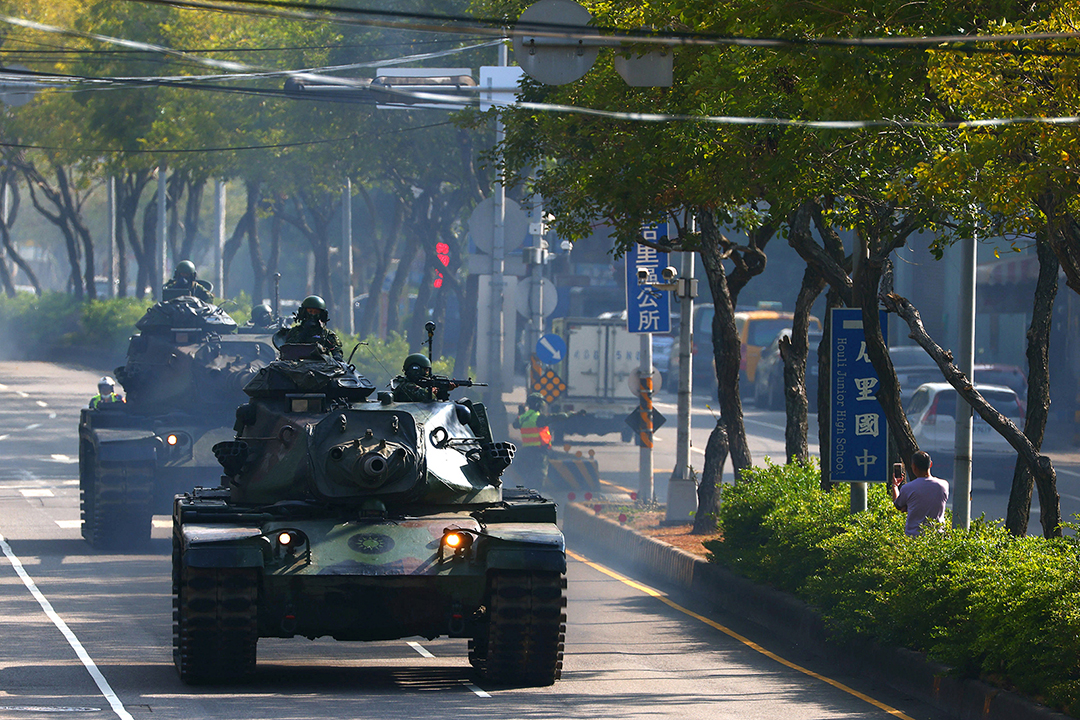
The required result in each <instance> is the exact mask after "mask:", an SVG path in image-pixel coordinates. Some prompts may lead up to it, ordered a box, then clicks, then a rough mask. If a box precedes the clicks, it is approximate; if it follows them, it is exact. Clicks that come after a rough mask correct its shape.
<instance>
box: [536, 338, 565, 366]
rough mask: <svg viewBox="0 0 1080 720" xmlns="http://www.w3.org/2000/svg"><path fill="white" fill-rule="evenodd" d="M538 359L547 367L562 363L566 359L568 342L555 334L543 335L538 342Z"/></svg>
mask: <svg viewBox="0 0 1080 720" xmlns="http://www.w3.org/2000/svg"><path fill="white" fill-rule="evenodd" d="M536 357H537V358H538V359H539V360H540V362H542V363H544V364H545V365H554V364H555V363H559V362H562V359H563V358H564V357H566V341H565V340H563V339H562V338H561V337H559V336H558V335H555V334H553V333H548V334H547V335H542V336H541V337H540V339H539V340H537V341H536Z"/></svg>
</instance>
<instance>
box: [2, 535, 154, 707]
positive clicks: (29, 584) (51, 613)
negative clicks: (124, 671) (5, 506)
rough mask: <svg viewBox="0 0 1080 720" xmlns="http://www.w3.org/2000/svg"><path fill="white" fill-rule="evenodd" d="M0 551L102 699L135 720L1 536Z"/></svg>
mask: <svg viewBox="0 0 1080 720" xmlns="http://www.w3.org/2000/svg"><path fill="white" fill-rule="evenodd" d="M0 550H3V552H4V555H6V556H7V559H8V561H9V562H10V563H11V567H12V568H13V569H14V570H15V572H16V574H18V576H19V577H20V578H21V579H22V581H23V585H25V586H26V589H27V590H29V591H30V594H31V595H33V596H34V599H35V600H37V601H38V605H40V606H41V609H42V610H43V611H44V612H45V615H46V617H48V618H49V619H50V620H52V622H53V625H55V626H56V628H57V630H59V631H60V634H61V635H63V636H64V638H65V639H66V640H67V641H68V645H70V646H71V649H72V650H74V651H75V654H76V655H78V656H79V659H80V660H82V664H83V666H84V667H85V668H86V671H87V672H88V673H90V677H92V678H93V679H94V683H95V684H96V685H97V686H98V690H100V691H101V695H102V697H104V698H105V699H106V700H108V701H109V705H110V706H112V709H113V712H115V713H116V716H117V717H119V718H121V720H135V718H133V717H132V716H131V713H129V712H128V711H127V710H126V709H124V704H123V703H122V702H120V698H118V697H117V696H116V693H115V692H113V689H112V687H110V686H109V681H108V680H106V679H105V676H104V675H102V674H101V671H100V670H98V666H97V665H95V664H94V661H93V659H92V658H91V657H90V654H89V653H87V652H86V648H84V647H83V645H82V643H81V642H79V638H77V637H75V633H73V632H71V628H69V627H68V625H67V623H66V622H64V619H63V618H61V617H60V616H59V615H57V614H56V611H55V610H53V606H52V603H50V602H49V600H48V598H46V597H45V596H44V595H43V594H42V593H41V591H40V590H38V587H37V585H36V584H35V583H34V580H33V578H31V577H30V575H29V574H27V572H26V570H25V569H24V568H23V564H22V562H21V561H20V560H19V558H18V557H17V556H16V555H15V553H14V552H12V550H11V546H10V545H8V544H7V540H5V539H4V536H3V535H0Z"/></svg>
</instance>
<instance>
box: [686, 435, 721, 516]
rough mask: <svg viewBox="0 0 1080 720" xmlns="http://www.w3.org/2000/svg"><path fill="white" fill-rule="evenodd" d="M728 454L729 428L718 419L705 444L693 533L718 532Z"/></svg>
mask: <svg viewBox="0 0 1080 720" xmlns="http://www.w3.org/2000/svg"><path fill="white" fill-rule="evenodd" d="M727 456H728V442H727V430H725V429H724V421H723V420H722V419H720V420H717V421H716V427H714V428H713V431H712V432H711V433H710V434H709V441H708V442H707V443H706V444H705V465H704V467H703V468H702V470H701V482H700V483H698V487H697V512H695V513H694V528H693V530H691V531H690V532H691V534H692V535H708V534H709V533H714V532H716V523H717V519H718V515H719V513H720V485H721V482H722V481H723V478H724V463H725V462H727Z"/></svg>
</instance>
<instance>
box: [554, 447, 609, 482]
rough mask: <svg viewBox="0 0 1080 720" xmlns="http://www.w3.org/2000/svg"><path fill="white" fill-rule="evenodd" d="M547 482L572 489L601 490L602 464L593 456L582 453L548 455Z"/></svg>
mask: <svg viewBox="0 0 1080 720" xmlns="http://www.w3.org/2000/svg"><path fill="white" fill-rule="evenodd" d="M547 483H548V485H549V486H551V487H556V488H563V489H570V490H580V491H584V490H592V491H599V490H600V465H599V464H598V463H597V462H596V460H594V459H593V458H586V457H581V456H580V455H557V454H554V453H552V454H551V455H549V456H548V473H547Z"/></svg>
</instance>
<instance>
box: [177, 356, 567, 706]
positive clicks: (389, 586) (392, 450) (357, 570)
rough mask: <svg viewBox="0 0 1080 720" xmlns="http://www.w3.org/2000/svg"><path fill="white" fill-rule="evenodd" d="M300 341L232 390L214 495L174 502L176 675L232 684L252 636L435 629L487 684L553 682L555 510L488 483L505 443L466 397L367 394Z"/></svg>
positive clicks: (252, 659) (557, 615) (560, 598)
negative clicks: (463, 644) (465, 648)
mask: <svg viewBox="0 0 1080 720" xmlns="http://www.w3.org/2000/svg"><path fill="white" fill-rule="evenodd" d="M313 347H314V346H308V345H304V346H293V345H285V346H283V347H282V348H281V349H282V359H280V360H277V361H275V362H273V363H271V364H270V365H269V366H268V367H266V368H264V369H263V370H262V371H260V373H259V375H258V377H256V378H255V379H254V380H252V382H251V383H250V384H249V385H248V386H247V387H246V388H245V392H247V394H248V395H249V396H250V397H251V400H250V401H249V402H248V403H247V404H245V405H243V406H241V407H239V408H238V409H237V412H236V430H237V434H236V437H235V439H234V440H232V441H229V442H223V443H221V444H219V445H218V446H216V447H215V452H216V453H217V455H218V458H219V460H220V462H221V465H222V467H223V468H224V475H223V476H222V480H221V486H220V487H216V488H196V489H195V490H194V491H192V492H190V493H186V494H184V495H181V496H177V498H176V500H175V503H174V510H173V607H174V613H173V617H174V625H173V658H174V662H175V664H176V668H177V671H178V672H179V674H180V677H181V679H182V680H184V681H185V682H188V683H207V682H231V681H236V680H239V679H242V678H244V677H245V676H247V675H250V674H251V673H253V672H254V670H255V664H256V645H257V642H258V639H259V638H265V637H272V638H291V637H296V636H299V637H306V638H311V639H314V638H317V637H322V636H330V637H333V638H335V639H338V640H391V639H397V638H404V637H410V636H420V637H425V638H429V639H432V638H435V637H438V636H449V637H455V638H468V639H469V661H470V663H471V664H472V665H473V667H474V668H475V669H476V670H477V671H478V673H479V675H480V676H481V678H483V679H484V680H487V681H489V682H492V683H500V684H501V683H512V684H515V685H550V684H551V683H553V682H555V680H556V679H557V678H558V677H559V675H560V672H561V667H562V651H563V636H564V633H565V622H566V615H565V606H566V599H565V587H566V579H565V573H566V554H565V546H564V541H563V535H562V533H561V532H560V530H559V528H558V526H557V525H556V508H555V504H554V503H553V502H551V501H550V500H546V499H544V498H543V497H541V496H540V495H539V494H538V493H536V492H534V491H531V490H525V489H522V488H518V489H515V490H509V489H506V488H503V487H502V485H501V475H502V472H503V471H504V470H505V469H506V468H507V467H508V466H509V464H510V462H511V460H512V457H513V450H514V448H513V445H511V444H510V443H505V442H496V441H495V440H494V439H493V438H492V434H491V430H490V426H489V424H488V420H487V415H486V413H485V409H484V406H483V405H482V404H480V403H473V402H470V401H469V400H464V399H462V400H458V401H455V402H450V401H448V399H446V400H436V401H431V402H397V401H395V400H394V399H393V394H392V393H389V392H380V393H377V394H375V395H374V397H372V395H373V392H374V387H373V386H372V384H371V383H370V382H369V381H368V380H367V379H366V378H364V377H362V376H359V375H357V374H356V372H355V371H354V370H353V368H352V366H350V365H346V364H344V363H341V362H339V361H334V360H332V359H330V358H328V357H325V356H322V357H319V358H315V359H312V358H310V357H308V354H309V352H310V348H313ZM439 380H440V378H434V379H433V381H436V382H437V381H439ZM441 380H446V378H441ZM451 382H453V383H455V384H457V385H460V384H462V383H461V382H459V381H451ZM442 396H443V397H446V398H448V395H445V394H443V395H442Z"/></svg>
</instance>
